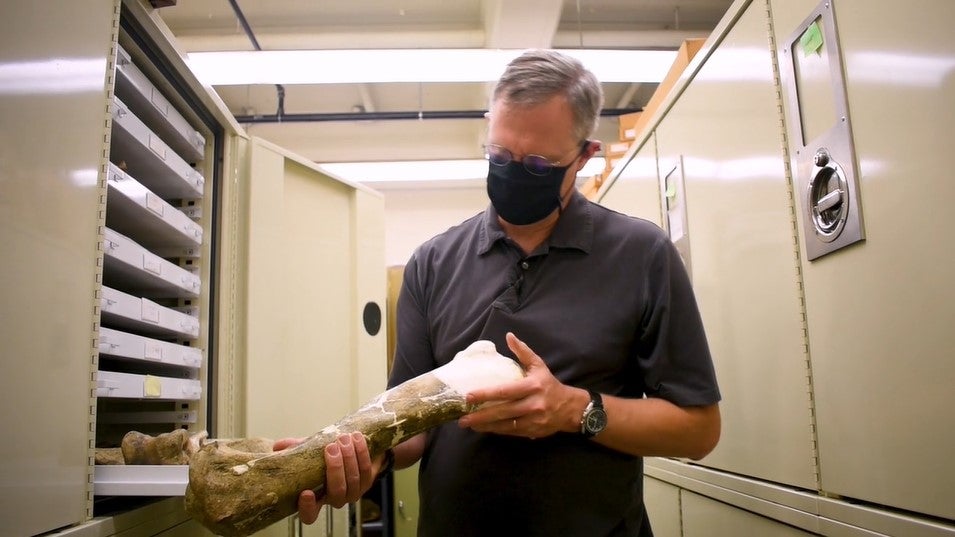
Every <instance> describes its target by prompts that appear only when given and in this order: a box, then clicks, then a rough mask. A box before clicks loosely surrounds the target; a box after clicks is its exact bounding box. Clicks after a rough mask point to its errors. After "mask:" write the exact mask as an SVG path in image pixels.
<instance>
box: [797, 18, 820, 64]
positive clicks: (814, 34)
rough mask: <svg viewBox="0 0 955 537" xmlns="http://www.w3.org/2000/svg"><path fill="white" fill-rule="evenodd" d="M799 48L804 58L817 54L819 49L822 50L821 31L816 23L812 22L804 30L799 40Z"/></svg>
mask: <svg viewBox="0 0 955 537" xmlns="http://www.w3.org/2000/svg"><path fill="white" fill-rule="evenodd" d="M799 46H801V47H802V53H803V55H804V56H808V55H810V54H812V53H813V52H815V53H818V52H819V49H821V48H822V30H821V29H820V28H819V23H818V22H816V21H812V24H810V25H809V28H806V31H805V32H803V34H802V37H800V38H799Z"/></svg>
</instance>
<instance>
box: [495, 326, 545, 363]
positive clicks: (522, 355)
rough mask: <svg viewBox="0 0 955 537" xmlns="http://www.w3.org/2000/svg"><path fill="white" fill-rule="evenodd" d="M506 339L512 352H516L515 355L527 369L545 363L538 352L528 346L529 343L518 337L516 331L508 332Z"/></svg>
mask: <svg viewBox="0 0 955 537" xmlns="http://www.w3.org/2000/svg"><path fill="white" fill-rule="evenodd" d="M504 339H505V340H507V347H508V348H509V349H511V352H513V353H514V356H517V359H518V360H519V361H520V362H521V365H522V366H524V369H525V370H529V369H531V368H532V367H535V366H540V365H544V360H542V359H541V357H540V356H538V355H537V353H535V352H534V351H533V350H531V348H530V347H528V346H527V343H524V342H523V341H521V340H520V339H517V336H515V335H514V332H508V333H507V334H506V335H505V336H504ZM545 367H546V366H545Z"/></svg>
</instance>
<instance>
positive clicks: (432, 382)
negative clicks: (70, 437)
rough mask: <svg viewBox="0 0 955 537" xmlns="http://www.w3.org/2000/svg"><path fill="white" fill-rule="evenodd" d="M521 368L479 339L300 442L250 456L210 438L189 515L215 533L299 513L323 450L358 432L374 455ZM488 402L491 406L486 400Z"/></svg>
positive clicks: (200, 455)
mask: <svg viewBox="0 0 955 537" xmlns="http://www.w3.org/2000/svg"><path fill="white" fill-rule="evenodd" d="M523 374H524V373H523V371H522V369H521V367H520V365H519V364H518V363H517V362H515V361H514V360H511V359H509V358H506V357H504V356H501V355H500V354H498V353H497V352H496V350H495V348H494V344H493V343H492V342H490V341H478V342H475V343H473V344H471V345H470V346H469V347H468V348H467V349H465V350H463V351H461V352H460V353H458V354H457V355H456V356H455V357H454V359H453V360H452V361H451V362H449V363H448V364H446V365H444V366H442V367H439V368H437V369H434V370H433V371H430V372H428V373H425V374H422V375H419V376H417V377H415V378H413V379H410V380H408V381H406V382H404V383H402V384H400V385H398V386H396V387H394V388H392V389H390V390H388V391H386V392H383V393H381V394H380V395H378V397H376V398H375V399H373V400H371V401H370V402H368V403H367V404H365V405H364V406H362V407H361V408H360V409H358V410H357V411H355V412H354V413H352V414H349V415H348V416H345V417H344V418H342V419H340V420H339V421H338V422H336V423H335V424H333V425H330V426H328V427H326V428H324V429H322V430H321V431H319V432H318V433H315V434H314V435H312V436H310V437H308V438H307V439H306V440H305V441H304V442H302V443H301V444H299V445H297V446H294V447H290V448H288V449H285V450H282V451H277V452H274V453H267V454H263V453H258V454H256V453H248V452H243V451H239V450H236V449H234V448H230V447H228V446H225V445H220V444H219V443H217V442H215V441H210V442H209V443H208V444H207V445H205V446H204V447H202V448H201V449H200V450H199V451H198V452H196V453H195V455H193V456H192V458H191V460H190V463H189V486H188V487H187V489H186V499H185V501H186V510H187V511H188V512H189V514H191V515H192V517H193V518H195V519H196V520H198V521H199V522H200V523H202V524H203V525H204V526H205V527H206V528H208V529H209V530H211V531H213V532H214V533H216V534H217V535H224V536H227V537H243V536H246V535H250V534H252V533H254V532H256V531H258V530H260V529H262V528H264V527H266V526H268V525H270V524H272V523H274V522H277V521H279V520H281V519H282V518H285V517H287V516H289V515H291V514H293V513H295V512H296V510H297V499H298V495H299V493H300V492H301V491H303V490H307V489H312V490H315V491H317V492H318V493H319V494H320V493H321V491H322V489H323V488H324V486H325V446H327V445H328V444H329V443H331V442H334V441H335V440H337V439H338V437H339V436H340V435H343V434H348V433H352V432H355V431H359V432H361V433H362V434H363V435H364V436H365V440H366V441H367V443H368V449H369V452H370V453H371V456H372V458H375V457H377V456H379V455H381V454H382V453H384V452H385V450H387V449H390V448H392V447H394V446H395V445H397V444H398V443H400V442H402V441H403V440H406V439H408V438H410V437H412V436H415V435H417V434H419V433H421V432H424V431H426V430H428V429H430V428H432V427H435V426H437V425H440V424H442V423H445V422H447V421H450V420H454V419H457V418H459V417H461V416H463V415H465V414H467V413H468V412H472V411H474V410H475V408H474V407H473V406H471V405H468V404H467V401H466V400H465V396H466V395H467V393H468V392H470V391H472V390H475V389H478V388H484V387H491V386H496V385H499V384H503V383H506V382H509V381H512V380H516V379H519V378H521V377H522V376H523ZM491 404H492V403H491Z"/></svg>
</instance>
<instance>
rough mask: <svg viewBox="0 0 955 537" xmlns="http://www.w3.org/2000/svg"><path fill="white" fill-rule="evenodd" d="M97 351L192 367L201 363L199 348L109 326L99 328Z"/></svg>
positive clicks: (120, 356) (133, 358) (134, 358)
mask: <svg viewBox="0 0 955 537" xmlns="http://www.w3.org/2000/svg"><path fill="white" fill-rule="evenodd" d="M99 352H100V354H105V355H108V356H115V357H118V358H127V359H130V360H143V361H147V362H156V363H162V364H167V365H179V366H185V367H189V368H192V369H198V368H199V367H200V366H201V365H202V350H200V349H197V348H195V347H186V346H185V345H177V344H175V343H169V342H166V341H160V340H158V339H152V338H148V337H144V336H139V335H136V334H130V333H128V332H122V331H119V330H113V329H111V328H101V329H100V333H99Z"/></svg>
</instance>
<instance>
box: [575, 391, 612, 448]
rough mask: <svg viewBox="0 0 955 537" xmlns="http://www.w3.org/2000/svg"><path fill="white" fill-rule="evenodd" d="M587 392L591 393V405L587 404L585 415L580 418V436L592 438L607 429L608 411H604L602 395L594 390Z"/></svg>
mask: <svg viewBox="0 0 955 537" xmlns="http://www.w3.org/2000/svg"><path fill="white" fill-rule="evenodd" d="M587 391H588V392H590V403H588V404H587V408H585V409H584V415H583V417H581V418H580V434H582V435H584V437H585V438H590V437H592V436H594V435H596V434H598V433H600V431H603V430H604V429H605V428H606V427H607V411H606V410H604V403H603V399H601V398H600V394H599V393H597V392H595V391H593V390H587Z"/></svg>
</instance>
